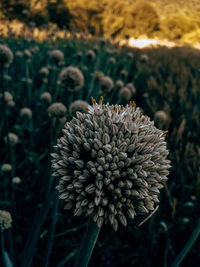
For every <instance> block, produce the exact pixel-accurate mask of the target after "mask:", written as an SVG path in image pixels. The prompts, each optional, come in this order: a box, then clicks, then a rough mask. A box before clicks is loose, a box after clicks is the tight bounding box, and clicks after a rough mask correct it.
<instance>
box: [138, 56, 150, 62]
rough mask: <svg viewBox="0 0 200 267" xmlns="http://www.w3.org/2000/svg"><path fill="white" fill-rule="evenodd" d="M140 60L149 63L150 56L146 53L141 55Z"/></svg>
mask: <svg viewBox="0 0 200 267" xmlns="http://www.w3.org/2000/svg"><path fill="white" fill-rule="evenodd" d="M140 61H141V62H143V63H147V62H148V61H149V56H148V55H146V54H142V55H141V56H140Z"/></svg>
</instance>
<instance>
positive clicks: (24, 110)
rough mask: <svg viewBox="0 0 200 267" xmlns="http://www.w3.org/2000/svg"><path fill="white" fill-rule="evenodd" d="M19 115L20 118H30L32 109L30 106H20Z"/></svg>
mask: <svg viewBox="0 0 200 267" xmlns="http://www.w3.org/2000/svg"><path fill="white" fill-rule="evenodd" d="M20 116H21V117H22V118H27V119H31V118H32V111H31V109H30V108H22V109H21V110H20Z"/></svg>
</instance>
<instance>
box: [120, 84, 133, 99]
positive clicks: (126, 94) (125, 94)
mask: <svg viewBox="0 0 200 267" xmlns="http://www.w3.org/2000/svg"><path fill="white" fill-rule="evenodd" d="M119 97H120V98H121V100H125V101H129V100H130V99H131V97H132V93H131V90H130V89H129V88H128V87H122V88H121V89H120V90H119Z"/></svg>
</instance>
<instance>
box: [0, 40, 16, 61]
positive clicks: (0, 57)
mask: <svg viewBox="0 0 200 267" xmlns="http://www.w3.org/2000/svg"><path fill="white" fill-rule="evenodd" d="M12 61H13V53H12V51H11V50H10V48H8V47H7V45H4V44H0V64H2V65H3V66H9V65H10V64H11V63H12Z"/></svg>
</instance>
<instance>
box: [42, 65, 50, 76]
mask: <svg viewBox="0 0 200 267" xmlns="http://www.w3.org/2000/svg"><path fill="white" fill-rule="evenodd" d="M40 74H41V75H44V76H48V75H49V69H48V68H47V67H43V68H41V69H40Z"/></svg>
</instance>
